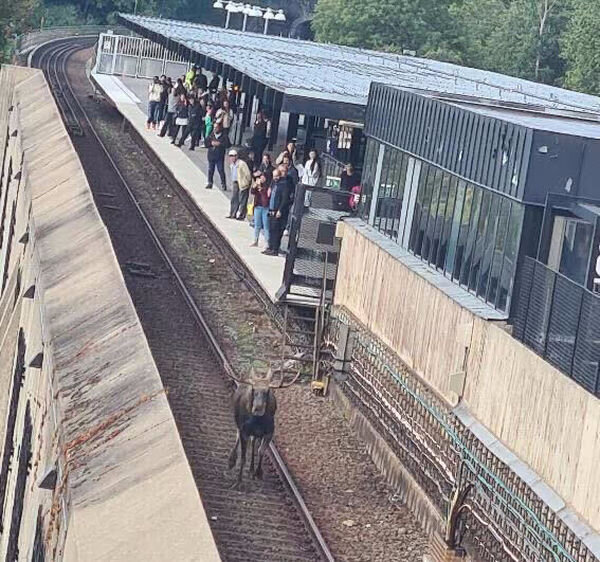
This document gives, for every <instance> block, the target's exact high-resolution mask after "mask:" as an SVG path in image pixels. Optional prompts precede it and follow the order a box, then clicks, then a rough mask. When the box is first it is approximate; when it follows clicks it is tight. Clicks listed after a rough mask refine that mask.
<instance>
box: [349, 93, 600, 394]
mask: <svg viewBox="0 0 600 562" xmlns="http://www.w3.org/2000/svg"><path fill="white" fill-rule="evenodd" d="M598 119H599V118H598V116H597V115H596V114H594V113H589V112H588V111H573V110H570V111H565V110H563V109H557V108H548V107H540V106H539V105H538V106H530V105H520V104H510V103H500V102H499V101H487V102H485V103H483V102H482V100H477V103H475V101H474V100H469V99H463V100H455V101H452V102H450V101H445V100H442V99H436V98H435V97H434V96H424V95H419V94H415V93H413V92H408V91H406V90H403V89H400V88H395V87H392V86H386V85H382V84H374V85H373V87H372V89H371V98H370V102H369V107H368V110H367V117H366V129H365V133H366V136H367V139H368V140H367V145H366V156H365V162H364V166H363V167H364V174H363V198H362V204H361V210H360V214H361V216H362V217H363V218H364V219H365V220H366V221H367V222H368V223H369V224H370V225H372V226H373V227H374V228H375V229H377V230H378V231H380V232H381V233H383V234H384V235H385V236H386V237H388V238H390V239H391V240H392V241H394V242H395V243H397V244H398V245H399V246H401V247H402V248H404V249H406V250H407V251H408V252H410V253H411V254H412V255H414V256H416V257H418V258H419V259H420V260H421V262H423V263H425V264H427V266H428V267H430V268H431V269H432V270H434V271H436V272H438V273H439V280H440V282H442V280H443V281H446V280H450V281H451V282H452V283H454V284H456V285H457V286H459V287H461V288H463V289H464V296H463V297H461V296H460V293H458V294H459V297H458V300H459V301H462V302H463V303H467V302H468V296H467V295H469V296H475V297H476V298H477V299H478V300H479V301H482V303H485V304H486V305H487V307H489V309H486V308H479V310H480V312H482V314H483V315H484V316H485V317H488V318H490V319H498V318H504V319H509V320H510V321H511V323H513V324H514V325H515V332H516V335H517V337H520V338H521V339H524V340H526V341H527V343H528V344H529V345H530V346H532V347H533V348H534V349H536V351H538V352H540V353H542V354H544V355H546V356H548V358H549V359H550V360H551V361H552V362H553V363H554V364H555V365H557V366H558V367H559V368H561V369H562V370H564V371H565V372H567V373H569V374H573V373H575V374H576V378H577V377H578V378H580V379H581V382H582V384H584V386H586V387H587V388H589V389H590V390H591V391H592V392H595V393H596V392H598V390H599V389H598V388H597V386H598V375H597V370H598V361H597V357H598V352H599V351H600V350H599V349H597V348H596V346H595V344H594V343H593V342H594V341H595V339H594V338H593V337H592V336H589V337H588V336H585V335H583V334H581V333H580V332H581V330H582V329H583V328H580V326H579V325H580V323H581V320H582V319H583V320H587V316H588V312H587V311H588V310H589V309H590V307H593V306H596V304H595V303H596V302H597V301H598V300H599V299H598V297H596V295H593V294H592V292H593V291H595V290H597V289H598V282H599V281H598V279H597V278H598V276H599V274H598V273H597V271H596V262H597V261H598V257H599V252H598V244H599V242H600V239H599V237H600V231H599V230H598V218H599V216H600V206H599V205H600V192H599V191H598V186H597V180H596V178H597V175H598V153H599V150H600V141H599V139H600V122H599V121H598ZM434 279H435V277H434ZM584 303H585V305H584ZM559 317H560V322H559V321H558V318H559ZM586 326H587V328H586V329H587V330H588V332H590V331H591V332H596V331H600V325H596V322H595V319H594V318H593V317H591V316H590V318H589V321H588V323H587V324H586ZM578 332H579V336H581V337H578ZM591 332H590V333H591ZM577 340H579V341H577ZM584 340H586V341H587V344H586V349H587V352H586V354H585V355H586V359H585V360H582V361H581V362H579V361H578V360H577V353H578V346H579V347H581V346H583V341H584ZM590 346H591V347H590ZM581 351H582V350H581Z"/></svg>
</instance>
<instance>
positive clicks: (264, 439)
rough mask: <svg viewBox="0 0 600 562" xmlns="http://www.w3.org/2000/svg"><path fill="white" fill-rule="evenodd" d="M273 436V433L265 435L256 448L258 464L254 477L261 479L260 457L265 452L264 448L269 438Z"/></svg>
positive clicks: (267, 444)
mask: <svg viewBox="0 0 600 562" xmlns="http://www.w3.org/2000/svg"><path fill="white" fill-rule="evenodd" d="M272 437H273V435H265V436H264V437H263V438H262V442H261V444H260V447H259V448H258V464H257V466H256V472H255V475H256V478H258V479H260V480H262V477H263V472H262V459H263V455H264V454H265V449H266V448H267V447H268V446H269V443H270V442H271V438H272Z"/></svg>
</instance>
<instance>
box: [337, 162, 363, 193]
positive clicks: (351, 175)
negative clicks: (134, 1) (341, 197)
mask: <svg viewBox="0 0 600 562" xmlns="http://www.w3.org/2000/svg"><path fill="white" fill-rule="evenodd" d="M357 185H360V174H359V173H358V172H356V171H355V170H354V166H353V165H352V164H350V162H348V164H346V166H345V169H344V171H343V172H342V175H341V177H340V190H341V191H352V188H353V187H355V186H357Z"/></svg>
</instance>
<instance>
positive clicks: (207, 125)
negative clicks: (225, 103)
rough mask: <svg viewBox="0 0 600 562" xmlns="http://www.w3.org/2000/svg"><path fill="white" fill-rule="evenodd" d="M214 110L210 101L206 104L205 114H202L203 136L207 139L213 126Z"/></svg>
mask: <svg viewBox="0 0 600 562" xmlns="http://www.w3.org/2000/svg"><path fill="white" fill-rule="evenodd" d="M214 115H215V110H214V106H213V104H212V102H208V103H207V104H206V115H205V116H204V138H205V139H207V138H208V137H209V136H210V134H211V133H212V130H213V127H214V118H215V117H214Z"/></svg>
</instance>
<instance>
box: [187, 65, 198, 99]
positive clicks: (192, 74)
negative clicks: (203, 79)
mask: <svg viewBox="0 0 600 562" xmlns="http://www.w3.org/2000/svg"><path fill="white" fill-rule="evenodd" d="M196 69H197V67H196V65H194V66H192V68H190V69H189V70H188V71H187V73H186V75H185V87H186V89H187V91H188V92H189V91H190V90H191V89H192V86H194V82H195V81H196Z"/></svg>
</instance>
